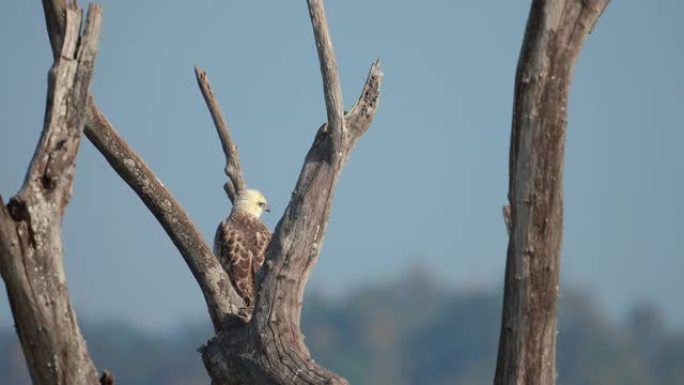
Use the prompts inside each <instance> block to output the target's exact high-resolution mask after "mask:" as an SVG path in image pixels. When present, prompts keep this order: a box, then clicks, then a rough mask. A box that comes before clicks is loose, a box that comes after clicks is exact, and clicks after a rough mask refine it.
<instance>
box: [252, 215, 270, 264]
mask: <svg viewBox="0 0 684 385" xmlns="http://www.w3.org/2000/svg"><path fill="white" fill-rule="evenodd" d="M255 240H256V242H255V245H254V261H253V263H252V271H253V272H254V274H256V272H257V271H258V270H259V268H260V267H261V265H263V264H264V258H265V257H266V248H268V243H269V242H271V232H270V231H268V229H267V228H266V226H263V230H259V231H257V232H256V234H255Z"/></svg>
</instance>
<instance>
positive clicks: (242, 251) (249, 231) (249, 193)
mask: <svg viewBox="0 0 684 385" xmlns="http://www.w3.org/2000/svg"><path fill="white" fill-rule="evenodd" d="M264 211H266V212H269V211H270V209H269V206H268V202H267V201H266V198H265V197H264V195H263V194H262V193H260V192H259V191H257V190H251V189H246V190H244V191H243V192H242V193H240V194H238V196H236V197H235V201H234V202H233V210H232V211H231V212H230V215H229V216H228V218H226V219H224V220H223V221H222V222H221V223H220V224H219V226H218V229H216V237H215V238H214V254H215V255H216V257H217V258H218V259H219V261H220V262H221V265H222V266H223V268H224V269H225V270H226V272H228V276H230V279H231V280H232V281H233V286H234V287H235V289H236V290H237V292H238V294H239V295H240V296H241V297H242V298H243V299H244V301H245V304H246V306H247V307H248V308H250V307H253V306H254V295H255V293H254V277H255V275H256V272H257V271H258V270H259V268H260V267H261V265H262V264H263V263H264V253H265V251H266V247H268V242H269V241H270V240H271V232H270V231H269V230H268V228H267V227H266V226H265V225H264V224H263V223H261V220H260V219H259V218H260V217H261V214H263V213H264Z"/></svg>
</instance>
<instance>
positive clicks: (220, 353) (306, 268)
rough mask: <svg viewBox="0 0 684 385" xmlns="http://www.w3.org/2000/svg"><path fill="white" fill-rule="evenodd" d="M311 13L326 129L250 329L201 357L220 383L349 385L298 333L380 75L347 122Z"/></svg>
mask: <svg viewBox="0 0 684 385" xmlns="http://www.w3.org/2000/svg"><path fill="white" fill-rule="evenodd" d="M308 4H309V12H310V16H311V21H312V26H313V29H314V37H315V40H316V46H317V47H318V53H319V61H320V64H321V72H322V77H323V88H324V95H325V100H326V109H327V113H328V122H327V123H326V124H324V125H323V126H321V128H320V129H319V130H318V132H317V134H316V137H315V138H314V142H313V144H312V146H311V148H310V150H309V152H308V154H307V156H306V159H305V160H304V166H303V167H302V170H301V173H300V175H299V179H298V181H297V185H296V186H295V188H294V191H293V193H292V198H291V200H290V202H289V204H288V206H287V208H286V209H285V213H284V214H283V217H282V218H281V219H280V221H279V222H278V225H277V226H276V229H275V232H274V234H273V237H272V238H271V243H270V245H269V248H268V250H267V255H266V263H265V264H264V267H262V269H261V270H260V271H259V274H258V276H257V287H258V293H257V298H256V304H255V311H254V315H253V317H252V320H251V322H250V323H249V324H248V325H247V327H245V328H237V329H227V330H224V331H223V332H222V333H220V334H219V335H218V336H217V338H216V339H214V340H212V341H210V342H209V343H208V345H207V346H206V347H205V348H204V349H203V350H202V353H203V354H202V355H203V359H204V362H205V366H206V367H207V370H208V371H209V373H210V375H211V377H212V379H213V380H214V381H215V382H216V383H217V384H284V383H288V384H290V383H293V384H346V383H347V381H346V380H345V379H344V378H342V377H340V376H339V375H337V374H335V373H332V372H330V371H329V370H327V369H325V368H323V367H321V366H320V365H318V364H316V363H315V362H314V361H313V359H312V358H311V356H310V354H309V351H308V349H307V347H306V345H305V343H304V339H303V336H302V334H301V331H300V315H301V308H302V301H303V296H304V287H305V286H306V283H307V280H308V276H309V274H310V272H311V270H312V269H313V266H314V264H315V262H316V260H317V258H318V256H319V253H320V250H321V246H322V242H323V236H324V234H325V230H326V227H327V224H328V219H329V217H330V211H331V208H332V201H333V196H334V190H335V187H336V185H337V182H338V180H339V177H340V173H341V171H342V168H343V167H344V164H345V162H346V160H347V159H348V157H349V154H350V153H351V150H352V148H353V147H354V145H355V144H356V142H357V140H358V139H359V138H360V137H361V135H363V134H364V133H365V132H366V131H367V129H368V127H369V126H370V124H371V122H372V120H373V117H374V116H375V112H376V110H377V106H378V100H379V97H380V85H381V83H382V78H383V74H382V71H381V69H380V64H379V62H376V63H374V64H373V66H372V67H371V70H370V73H369V75H368V79H367V80H366V84H365V85H364V88H363V92H362V94H361V97H360V98H359V101H358V102H357V103H356V105H355V106H354V107H353V108H352V109H351V111H350V112H349V113H348V114H346V115H343V102H342V93H341V89H340V85H339V78H338V74H337V68H336V65H335V56H334V52H333V49H332V42H331V40H330V34H329V32H328V26H327V22H326V19H325V13H324V9H323V4H322V1H320V0H310V1H309V2H308Z"/></svg>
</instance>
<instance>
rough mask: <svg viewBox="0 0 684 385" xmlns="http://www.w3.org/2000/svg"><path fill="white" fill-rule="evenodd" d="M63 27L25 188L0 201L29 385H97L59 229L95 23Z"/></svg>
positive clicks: (96, 13) (94, 19)
mask: <svg viewBox="0 0 684 385" xmlns="http://www.w3.org/2000/svg"><path fill="white" fill-rule="evenodd" d="M63 12H64V19H65V28H64V30H63V35H62V36H63V39H62V41H61V44H60V45H59V46H58V47H57V52H58V55H55V62H54V64H53V66H52V69H51V70H50V73H49V80H48V98H47V106H46V113H45V125H44V128H43V132H42V135H41V138H40V141H39V143H38V146H37V148H36V151H35V154H34V155H33V159H32V160H31V164H30V166H29V169H28V172H27V174H26V178H25V180H24V185H23V187H22V189H21V191H19V193H17V195H16V196H14V197H12V199H11V200H10V202H9V204H8V205H7V207H5V205H4V203H2V199H0V272H1V273H2V278H3V280H4V282H5V286H6V287H7V292H8V295H9V299H10V304H11V306H12V314H13V316H14V321H15V324H16V327H17V332H18V334H19V340H20V341H21V345H22V348H23V350H24V355H25V357H26V360H27V364H28V367H29V371H30V374H31V379H32V380H33V383H34V384H63V385H72V384H95V383H97V382H98V379H97V371H96V370H95V366H94V365H93V362H92V360H91V358H90V355H89V354H88V350H87V348H86V345H85V342H84V340H83V337H82V336H81V332H80V330H79V327H78V324H77V322H76V315H75V313H74V310H73V307H72V305H71V301H70V299H69V294H68V290H67V286H66V278H65V274H64V266H63V259H62V237H61V225H62V218H63V216H64V210H65V208H66V205H67V203H68V201H69V198H70V196H71V189H72V185H73V179H74V171H75V167H76V165H75V161H76V154H77V152H78V148H79V143H80V138H81V132H82V130H83V125H84V123H85V106H86V98H87V95H88V90H89V87H90V80H91V78H92V73H93V68H94V65H95V57H96V55H97V49H98V41H99V34H100V24H101V16H100V13H101V10H100V7H98V6H91V7H90V8H89V11H88V16H87V21H86V23H85V28H84V32H83V34H81V33H80V30H81V10H80V9H79V8H77V7H76V6H69V7H65V8H64V9H63Z"/></svg>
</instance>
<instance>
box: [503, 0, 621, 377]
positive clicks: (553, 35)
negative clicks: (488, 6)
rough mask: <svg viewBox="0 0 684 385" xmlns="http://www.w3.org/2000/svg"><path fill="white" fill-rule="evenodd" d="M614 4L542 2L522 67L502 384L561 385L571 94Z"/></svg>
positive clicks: (535, 5)
mask: <svg viewBox="0 0 684 385" xmlns="http://www.w3.org/2000/svg"><path fill="white" fill-rule="evenodd" d="M608 2H609V0H556V1H551V0H534V1H533V2H532V7H531V10H530V16H529V19H528V22H527V29H526V31H525V39H524V41H523V45H522V49H521V52H520V59H519V62H518V69H517V73H516V82H515V100H514V107H513V129H512V134H511V150H510V181H509V192H508V200H509V204H510V206H507V207H505V208H504V217H505V219H506V222H507V226H508V230H509V236H510V242H509V245H508V258H507V263H506V282H505V293H504V308H503V317H502V323H501V336H500V340H499V353H498V359H497V367H496V376H495V379H494V383H495V384H497V385H503V384H506V385H509V384H510V385H512V384H517V385H523V384H525V385H534V384H544V385H548V384H554V383H555V380H556V308H557V299H558V277H559V270H560V264H559V263H560V249H561V240H562V230H563V191H562V186H563V183H562V182H563V155H564V147H565V128H566V125H567V104H568V102H567V101H568V90H569V87H570V80H571V77H572V71H573V68H574V66H575V63H576V61H577V57H578V56H579V53H580V49H581V47H582V43H583V42H584V40H585V38H586V36H587V35H588V34H589V33H590V32H591V29H592V28H593V26H594V24H595V23H596V21H597V20H598V18H599V16H600V15H601V13H602V12H603V10H604V9H605V7H606V6H607V5H608Z"/></svg>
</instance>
